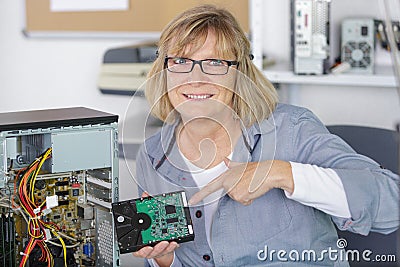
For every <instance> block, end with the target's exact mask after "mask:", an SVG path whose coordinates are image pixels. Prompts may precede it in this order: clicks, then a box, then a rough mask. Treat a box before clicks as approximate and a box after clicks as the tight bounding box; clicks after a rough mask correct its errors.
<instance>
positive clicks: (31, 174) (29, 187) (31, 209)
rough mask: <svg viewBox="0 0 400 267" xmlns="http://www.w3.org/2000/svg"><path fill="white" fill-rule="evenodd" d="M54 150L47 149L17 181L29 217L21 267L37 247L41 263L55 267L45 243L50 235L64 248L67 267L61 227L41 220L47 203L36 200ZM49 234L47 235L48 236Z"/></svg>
mask: <svg viewBox="0 0 400 267" xmlns="http://www.w3.org/2000/svg"><path fill="white" fill-rule="evenodd" d="M51 152H52V148H49V149H47V150H46V151H45V152H44V153H43V154H42V155H40V156H39V157H38V158H36V159H35V160H34V161H33V162H32V163H31V164H30V165H29V166H28V167H26V168H25V169H23V170H22V171H20V172H19V173H18V174H17V177H16V179H18V180H19V185H18V193H17V194H18V197H19V202H20V206H21V207H22V209H23V210H24V211H25V212H26V214H27V215H28V234H29V241H28V244H27V246H26V247H25V250H24V252H23V253H21V254H22V255H23V256H22V259H21V262H20V267H23V266H25V264H26V262H27V260H28V257H29V255H30V254H31V252H32V251H33V249H34V248H35V246H36V245H37V246H38V247H39V248H40V249H41V252H42V255H41V257H40V258H39V261H42V262H47V266H48V267H51V266H54V259H53V256H52V254H51V252H50V250H49V248H48V246H47V244H46V243H45V241H47V240H48V239H49V236H48V234H49V233H52V234H53V235H54V236H55V237H56V238H58V239H59V241H60V243H61V246H62V247H63V256H64V265H65V267H66V266H67V251H66V250H67V248H66V245H65V242H64V240H63V239H62V237H61V236H60V235H59V234H58V230H59V227H58V226H57V225H56V224H54V223H52V222H45V221H43V220H42V219H41V216H42V211H43V210H44V209H45V208H46V207H45V204H46V201H43V202H42V203H40V204H39V203H37V201H36V200H35V194H34V189H35V183H36V178H37V175H38V174H39V172H40V170H41V168H42V165H43V163H44V162H45V161H46V160H47V159H49V158H50V157H51ZM46 232H47V234H46Z"/></svg>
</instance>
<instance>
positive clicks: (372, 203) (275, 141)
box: [134, 5, 399, 266]
mask: <svg viewBox="0 0 400 267" xmlns="http://www.w3.org/2000/svg"><path fill="white" fill-rule="evenodd" d="M251 59H252V56H251V54H250V44H249V41H248V40H247V38H246V36H245V34H244V33H243V31H242V30H241V28H240V27H239V25H238V23H237V21H236V20H235V18H234V17H233V16H232V15H231V14H230V13H229V12H227V11H226V10H223V9H218V8H216V7H214V6H209V5H204V6H199V7H195V8H192V9H189V10H187V11H185V12H183V13H182V14H180V15H179V16H177V17H176V18H175V19H174V20H172V21H171V22H170V23H169V24H168V25H167V27H166V28H165V29H164V31H163V32H162V34H161V37H160V41H159V49H158V58H157V59H156V61H155V62H154V65H153V68H152V70H151V72H150V73H149V82H148V83H147V86H146V97H147V99H148V101H149V103H150V104H151V105H152V110H151V111H152V114H153V115H155V116H156V117H158V118H159V119H161V120H163V121H164V122H166V124H165V126H164V127H162V130H161V131H160V132H158V133H157V134H155V135H154V136H152V137H150V138H148V139H147V140H146V142H145V144H144V145H143V146H142V148H141V150H140V151H139V154H138V157H137V166H136V168H137V179H138V183H139V189H140V192H141V193H142V192H143V194H144V195H146V194H147V193H146V192H148V193H149V194H159V193H164V192H171V191H177V190H185V191H186V192H187V195H188V196H189V197H190V204H191V214H192V219H193V227H194V231H195V240H194V241H192V242H186V243H181V244H179V245H178V244H177V243H176V242H170V243H169V242H166V241H163V242H160V243H159V244H157V245H156V246H154V247H150V246H148V247H144V248H142V249H141V250H139V251H137V252H135V253H134V255H135V256H138V257H143V258H147V259H148V263H149V264H150V265H151V266H257V265H259V266H265V265H266V264H273V263H276V264H277V265H279V266H281V265H283V264H292V265H293V266H303V265H309V264H315V265H319V266H320V265H331V266H333V265H334V266H348V264H347V262H346V261H343V260H340V259H338V258H334V259H332V258H329V257H327V256H326V255H324V253H323V252H324V250H328V249H329V248H332V249H337V246H336V241H337V234H336V230H335V227H334V224H336V226H337V227H338V228H339V229H343V230H349V231H353V232H357V233H360V234H363V235H366V234H368V232H369V231H379V232H382V233H389V232H392V231H394V230H395V229H396V228H397V227H398V224H399V221H398V205H397V204H398V195H399V187H398V180H399V177H398V176H397V175H395V174H393V173H391V172H390V171H387V170H384V169H381V168H380V167H379V164H377V163H376V162H374V161H372V160H371V159H369V158H366V157H364V156H362V155H358V154H356V153H355V152H354V151H353V150H352V149H351V148H350V147H349V146H348V145H347V144H346V143H344V142H343V141H342V140H341V139H339V138H338V137H336V136H334V135H331V134H329V132H328V131H327V129H326V128H325V127H324V125H323V124H322V123H321V122H320V121H319V120H318V118H316V117H315V115H313V114H312V113H311V112H310V111H308V110H306V109H304V108H299V107H294V106H290V105H284V104H278V103H277V96H276V91H275V89H274V88H273V86H272V85H271V83H270V82H268V80H267V79H266V78H265V77H264V76H263V74H262V73H261V72H260V71H259V70H258V69H257V68H256V67H255V66H254V65H253V63H252V62H251ZM382 203H385V204H384V205H383V204H382ZM310 249H311V250H313V251H315V253H316V255H317V256H318V259H309V260H308V262H304V261H302V259H299V258H298V257H297V258H296V257H288V254H286V260H285V259H282V257H277V255H276V254H275V255H273V254H272V255H270V253H269V252H271V251H272V250H274V251H275V252H277V251H279V250H282V251H285V252H287V253H288V252H289V251H297V252H298V253H300V255H301V253H302V251H305V250H310ZM266 256H268V257H266ZM280 256H282V255H280ZM291 256H295V253H294V254H293V255H291ZM320 256H322V257H320ZM325 256H326V257H325ZM266 261H268V262H266Z"/></svg>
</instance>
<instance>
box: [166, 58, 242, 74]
mask: <svg viewBox="0 0 400 267" xmlns="http://www.w3.org/2000/svg"><path fill="white" fill-rule="evenodd" d="M196 64H199V66H200V69H201V71H202V72H203V73H205V74H209V75H225V74H227V73H228V70H229V67H230V66H238V65H239V62H237V61H231V60H223V59H215V58H207V59H202V60H193V59H190V58H185V57H165V61H164V68H166V69H167V70H168V71H170V72H174V73H189V72H191V71H192V70H193V68H194V65H196Z"/></svg>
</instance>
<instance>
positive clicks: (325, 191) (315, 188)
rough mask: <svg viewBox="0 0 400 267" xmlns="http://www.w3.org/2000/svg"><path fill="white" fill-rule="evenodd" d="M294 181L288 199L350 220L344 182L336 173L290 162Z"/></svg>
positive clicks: (286, 193)
mask: <svg viewBox="0 0 400 267" xmlns="http://www.w3.org/2000/svg"><path fill="white" fill-rule="evenodd" d="M290 165H291V166H292V174H293V180H294V191H293V193H292V194H289V193H288V192H286V191H285V195H286V197H288V198H290V199H292V200H296V201H298V202H300V203H301V204H303V205H306V206H311V207H314V208H316V209H319V210H321V211H323V212H325V213H327V214H329V215H333V216H337V217H342V218H350V217H351V213H350V209H349V205H348V203H347V198H346V193H345V191H344V188H343V184H342V181H341V180H340V178H339V176H338V175H337V174H336V172H335V171H333V170H332V169H329V168H321V167H318V166H315V165H311V164H301V163H296V162H290Z"/></svg>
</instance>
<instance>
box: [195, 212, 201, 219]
mask: <svg viewBox="0 0 400 267" xmlns="http://www.w3.org/2000/svg"><path fill="white" fill-rule="evenodd" d="M201 215H202V213H201V210H198V211H196V218H200V217H201Z"/></svg>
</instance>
